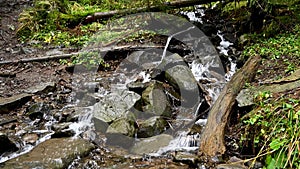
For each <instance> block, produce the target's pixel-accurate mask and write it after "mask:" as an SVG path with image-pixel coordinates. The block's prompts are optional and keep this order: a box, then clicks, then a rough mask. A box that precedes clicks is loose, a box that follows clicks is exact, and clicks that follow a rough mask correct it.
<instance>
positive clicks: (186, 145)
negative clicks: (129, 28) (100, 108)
mask: <svg viewBox="0 0 300 169" xmlns="http://www.w3.org/2000/svg"><path fill="white" fill-rule="evenodd" d="M182 14H183V15H186V16H188V18H189V20H190V21H196V22H200V23H203V21H202V18H201V17H202V16H204V15H205V14H204V10H203V9H202V8H201V6H198V7H197V8H196V10H195V12H182ZM197 16H199V17H197ZM194 28H195V27H189V28H188V29H186V30H183V31H180V32H177V33H174V34H172V35H171V36H169V37H168V38H167V42H166V45H165V47H164V50H163V54H162V59H161V60H163V59H164V58H165V56H166V54H167V49H168V47H169V44H170V41H171V39H172V38H173V37H174V36H176V35H179V34H183V33H185V32H187V31H189V30H191V29H194ZM217 35H218V36H219V37H220V39H221V42H220V44H219V46H217V47H216V48H217V49H219V54H223V55H226V56H228V50H230V46H232V45H233V44H232V43H230V42H228V41H226V40H225V39H224V37H223V35H222V32H220V31H219V32H218V34H217ZM229 61H230V66H229V67H230V68H229V70H228V71H226V72H225V73H226V74H225V77H224V79H225V80H224V81H219V80H218V79H214V82H213V83H212V84H210V85H209V86H205V87H207V88H206V90H207V91H208V93H209V97H210V98H211V99H212V103H213V102H215V101H216V99H217V97H218V95H219V93H220V92H221V90H222V88H223V87H224V85H225V83H226V82H227V81H229V80H230V78H231V77H232V76H233V74H234V73H235V71H236V64H235V62H234V61H233V60H232V59H231V58H229ZM213 64H214V63H213V62H207V63H206V64H203V63H200V62H197V61H193V62H191V63H190V64H189V67H190V69H191V71H192V73H193V75H194V77H195V79H196V80H197V81H199V80H207V79H208V78H207V77H204V76H203V75H204V74H205V72H210V70H209V68H210V67H211V66H214V65H213ZM138 77H142V79H143V80H142V83H146V82H149V81H150V80H151V77H150V74H149V73H148V72H147V71H141V72H135V73H134V74H132V73H131V74H130V75H129V74H126V72H117V73H115V74H113V75H112V76H111V79H110V80H112V81H113V80H116V79H118V80H119V81H120V83H117V84H114V85H112V86H111V88H110V89H109V90H107V89H103V88H100V89H99V91H98V92H97V94H96V95H97V96H98V97H99V98H104V97H106V96H107V94H109V93H111V92H112V91H113V90H114V88H126V85H127V84H128V83H130V82H133V81H136V80H137V78H138ZM101 80H103V79H101V78H100V79H98V81H101ZM209 80H212V79H209ZM202 103H203V101H200V102H199V104H198V105H196V109H195V112H194V116H193V117H195V116H196V115H197V112H198V111H199V109H200V107H201V104H202ZM69 107H76V104H74V103H72V104H69V105H67V106H66V107H65V108H69ZM92 112H93V106H89V107H87V109H86V111H85V112H84V113H81V114H80V115H79V119H78V122H74V123H72V124H71V125H70V126H69V129H68V130H72V131H74V132H75V135H74V137H78V136H79V135H81V136H82V133H84V132H86V131H89V130H93V129H94V128H93V127H94V124H93V123H92V118H93V114H92ZM49 118H50V119H49V122H48V123H46V124H45V128H46V129H47V130H45V131H33V132H36V133H39V134H41V133H44V134H43V137H41V138H40V139H39V140H38V141H37V143H36V145H37V144H39V143H41V142H43V141H45V140H47V139H50V138H51V135H52V134H53V131H51V126H52V125H53V123H56V122H55V121H54V120H53V119H52V120H51V117H49ZM187 120H190V121H192V122H193V120H194V119H189V118H187ZM194 123H195V124H196V125H199V126H205V124H206V119H198V120H197V121H196V122H194ZM188 133H189V132H188V131H187V130H182V131H177V134H176V135H175V137H174V139H173V140H172V141H171V142H170V143H169V145H168V146H166V147H162V148H161V149H160V150H159V151H158V152H156V153H153V154H152V155H153V156H160V155H163V154H165V153H166V152H170V151H188V152H194V151H196V150H197V149H198V147H199V142H198V141H199V138H200V134H188ZM87 137H88V139H91V138H89V137H94V136H93V135H89V136H87ZM92 140H93V139H92ZM136 140H139V139H138V138H136ZM24 145H25V146H23V148H22V151H21V152H18V153H13V154H11V155H9V156H6V157H1V158H0V163H2V162H5V161H7V160H9V159H12V158H14V157H17V156H19V155H22V154H25V153H27V152H29V151H30V150H31V149H32V148H34V146H32V145H29V144H27V145H26V144H25V143H24ZM36 145H35V146H36Z"/></svg>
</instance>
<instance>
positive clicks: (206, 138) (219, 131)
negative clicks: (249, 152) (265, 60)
mask: <svg viewBox="0 0 300 169" xmlns="http://www.w3.org/2000/svg"><path fill="white" fill-rule="evenodd" d="M260 62H261V57H260V56H254V57H251V58H249V59H248V61H247V62H246V63H245V65H244V66H243V67H242V68H241V69H240V70H239V71H237V72H236V73H235V74H234V76H233V77H232V79H231V80H230V81H229V82H228V84H227V85H226V86H225V87H224V89H223V90H222V92H221V93H220V95H219V97H218V99H217V100H216V102H215V104H214V105H213V106H212V108H211V111H210V113H209V116H208V119H207V125H206V126H205V129H204V131H203V134H202V136H201V139H200V147H199V153H200V154H204V155H206V156H216V155H221V154H224V153H225V151H226V147H225V141H224V133H225V127H226V124H227V122H228V117H229V115H230V113H231V110H232V107H233V105H234V103H235V98H236V96H237V95H238V93H239V91H240V90H241V89H242V88H243V86H244V84H245V83H246V82H250V81H251V80H252V79H253V77H254V75H255V74H256V71H257V69H258V65H259V63H260Z"/></svg>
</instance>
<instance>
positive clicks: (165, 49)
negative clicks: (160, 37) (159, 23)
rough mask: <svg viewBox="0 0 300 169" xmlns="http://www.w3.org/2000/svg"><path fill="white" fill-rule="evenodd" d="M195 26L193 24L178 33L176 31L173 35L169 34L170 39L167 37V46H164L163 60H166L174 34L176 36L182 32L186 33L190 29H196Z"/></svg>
mask: <svg viewBox="0 0 300 169" xmlns="http://www.w3.org/2000/svg"><path fill="white" fill-rule="evenodd" d="M194 28H195V26H192V27H189V28H188V29H186V30H183V31H179V32H176V33H174V34H173V35H171V36H169V37H168V39H167V43H166V45H165V48H164V51H163V54H162V57H161V61H162V60H164V58H165V57H166V53H167V49H168V47H169V44H170V41H171V39H172V38H173V37H174V36H176V35H179V34H182V33H184V32H188V31H190V30H191V29H194Z"/></svg>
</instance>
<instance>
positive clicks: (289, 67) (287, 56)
mask: <svg viewBox="0 0 300 169" xmlns="http://www.w3.org/2000/svg"><path fill="white" fill-rule="evenodd" d="M252 38H253V39H254V38H256V40H255V41H254V43H252V44H250V45H248V46H246V47H245V49H244V51H243V54H242V57H244V58H249V57H251V56H254V55H260V56H262V57H263V63H266V64H268V65H266V66H267V67H272V66H273V67H283V68H284V72H285V73H293V71H294V70H295V69H296V68H297V67H299V66H300V25H296V26H295V27H294V29H293V30H292V31H291V32H286V33H282V34H278V35H276V36H275V37H272V38H264V37H262V36H258V35H252ZM261 73H262V72H261ZM274 73H275V72H274Z"/></svg>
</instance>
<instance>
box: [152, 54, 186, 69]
mask: <svg viewBox="0 0 300 169" xmlns="http://www.w3.org/2000/svg"><path fill="white" fill-rule="evenodd" d="M177 65H183V66H187V64H186V63H185V62H184V60H183V58H182V57H181V56H180V55H178V54H177V53H175V54H173V55H166V56H165V57H164V59H163V60H162V61H161V63H160V64H159V65H158V66H157V68H158V69H161V70H162V71H165V70H167V69H169V68H171V67H174V66H177Z"/></svg>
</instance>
